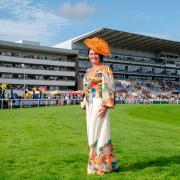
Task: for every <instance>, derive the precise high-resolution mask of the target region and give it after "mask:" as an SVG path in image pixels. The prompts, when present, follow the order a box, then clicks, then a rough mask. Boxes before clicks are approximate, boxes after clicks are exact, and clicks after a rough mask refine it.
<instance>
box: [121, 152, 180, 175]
mask: <svg viewBox="0 0 180 180" xmlns="http://www.w3.org/2000/svg"><path fill="white" fill-rule="evenodd" d="M169 164H180V156H178V155H176V156H170V157H159V158H157V159H155V160H150V161H142V162H136V163H134V164H131V165H127V166H126V165H121V164H120V170H119V172H124V171H136V170H140V169H145V168H147V167H163V166H167V165H169Z"/></svg>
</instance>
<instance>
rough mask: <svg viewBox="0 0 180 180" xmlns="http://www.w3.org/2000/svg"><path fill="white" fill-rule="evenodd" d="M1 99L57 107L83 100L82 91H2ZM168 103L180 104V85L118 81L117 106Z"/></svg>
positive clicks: (116, 89)
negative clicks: (46, 102)
mask: <svg viewBox="0 0 180 180" xmlns="http://www.w3.org/2000/svg"><path fill="white" fill-rule="evenodd" d="M0 90H1V91H0V99H9V100H12V99H13V100H14V99H19V100H20V99H30V100H32V99H40V100H42V99H47V100H50V99H54V100H55V99H56V100H57V101H56V104H57V105H76V104H80V102H81V100H82V99H83V94H82V92H81V91H69V92H65V91H64V92H61V91H58V93H56V92H55V93H54V92H42V91H41V90H40V89H34V90H33V91H32V93H30V91H29V90H28V89H26V91H25V94H24V95H22V94H21V95H18V94H17V93H16V92H15V91H13V90H12V89H11V90H5V89H4V90H2V89H0ZM155 101H164V102H165V101H166V102H168V103H180V83H179V82H176V81H167V80H162V79H161V80H153V81H152V80H116V81H115V104H122V103H154V102H155Z"/></svg>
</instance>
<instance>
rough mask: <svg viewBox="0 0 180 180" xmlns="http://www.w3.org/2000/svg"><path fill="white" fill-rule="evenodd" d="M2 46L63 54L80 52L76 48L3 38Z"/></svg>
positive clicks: (0, 45) (0, 42) (0, 43)
mask: <svg viewBox="0 0 180 180" xmlns="http://www.w3.org/2000/svg"><path fill="white" fill-rule="evenodd" d="M0 47H1V48H6V49H14V50H24V51H33V52H43V53H53V54H63V55H77V54H78V51H76V50H69V49H63V48H55V47H47V46H40V45H33V44H27V43H19V42H18V43H17V42H9V41H2V40H0Z"/></svg>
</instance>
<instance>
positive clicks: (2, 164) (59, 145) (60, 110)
mask: <svg viewBox="0 0 180 180" xmlns="http://www.w3.org/2000/svg"><path fill="white" fill-rule="evenodd" d="M111 139H112V142H113V144H114V150H115V154H116V157H117V159H118V161H119V164H120V170H119V172H116V173H115V172H114V173H111V174H106V175H103V176H97V175H91V176H88V175H87V174H86V166H87V161H88V146H87V135H86V121H85V113H84V112H83V111H82V110H81V109H80V108H79V106H69V107H67V106H66V107H47V108H46V107H41V108H26V109H12V110H11V109H8V110H0V180H3V179H33V180H34V179H37V180H39V179H42V180H46V179H52V180H54V179H112V180H114V179H133V180H135V179H140V180H141V179H180V106H179V105H118V106H116V108H115V109H114V110H111Z"/></svg>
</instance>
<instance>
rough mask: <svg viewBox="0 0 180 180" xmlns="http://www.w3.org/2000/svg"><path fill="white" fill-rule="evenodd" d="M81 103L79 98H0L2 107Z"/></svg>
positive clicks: (0, 106)
mask: <svg viewBox="0 0 180 180" xmlns="http://www.w3.org/2000/svg"><path fill="white" fill-rule="evenodd" d="M73 104H79V100H77V99H71V100H68V101H66V100H64V102H62V100H61V99H0V108H1V109H7V108H11V109H12V108H23V107H40V106H58V105H73Z"/></svg>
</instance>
